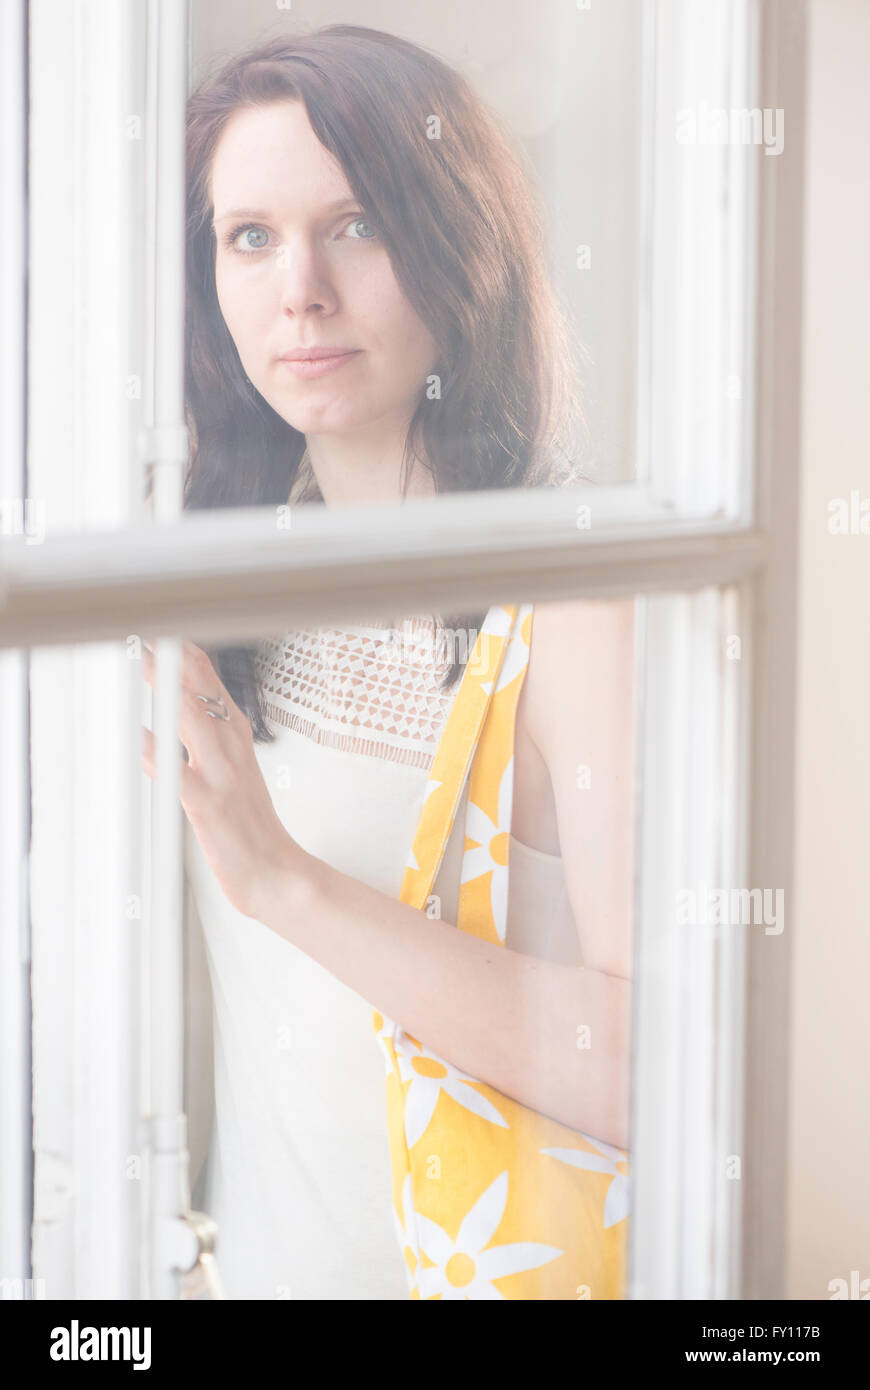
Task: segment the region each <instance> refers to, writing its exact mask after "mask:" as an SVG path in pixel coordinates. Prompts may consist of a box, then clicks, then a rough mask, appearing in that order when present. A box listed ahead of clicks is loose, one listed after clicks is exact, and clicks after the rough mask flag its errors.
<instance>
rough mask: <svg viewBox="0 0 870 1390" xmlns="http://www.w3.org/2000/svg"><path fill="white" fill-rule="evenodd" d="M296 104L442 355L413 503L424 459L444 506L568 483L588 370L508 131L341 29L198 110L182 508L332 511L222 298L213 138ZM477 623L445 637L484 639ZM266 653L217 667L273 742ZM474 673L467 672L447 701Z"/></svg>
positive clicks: (212, 83) (445, 69)
mask: <svg viewBox="0 0 870 1390" xmlns="http://www.w3.org/2000/svg"><path fill="white" fill-rule="evenodd" d="M293 99H301V100H302V102H303V103H304V105H305V108H306V110H307V113H308V117H309V120H310V122H311V125H312V128H313V130H314V132H315V134H316V135H317V137H318V139H319V140H320V141H321V143H322V144H323V145H324V146H325V148H326V149H327V150H329V151H330V152H331V153H332V154H334V155H335V157H336V158H337V160H338V161H339V163H340V165H341V167H342V169H343V170H344V173H345V175H346V177H347V180H348V183H349V185H350V187H351V189H352V191H353V194H354V196H355V197H356V198H358V199H359V202H360V204H361V206H362V207H363V209H364V210H365V213H366V215H367V217H371V218H372V220H374V221H375V222H376V224H377V227H378V230H379V233H380V235H381V237H382V239H383V241H384V243H385V246H386V249H387V252H388V254H389V256H390V260H391V263H392V266H393V269H394V272H395V275H396V278H397V280H398V282H399V284H400V285H401V288H402V290H403V291H404V293H405V295H406V297H407V299H408V300H409V302H410V303H411V305H412V306H413V307H414V309H415V310H416V311H417V313H418V315H419V316H420V318H421V319H422V320H423V321H424V322H425V323H426V326H427V328H428V329H429V331H430V333H431V334H432V337H433V338H434V340H435V342H436V344H437V347H438V353H439V358H438V365H437V367H436V369H435V371H436V373H437V375H438V376H439V377H440V381H441V386H440V397H439V398H438V399H437V400H431V399H429V398H428V396H427V393H426V389H425V387H424V386H421V392H420V399H419V402H418V404H417V408H416V411H415V413H414V415H413V418H412V420H411V424H410V427H409V430H408V435H407V439H406V444H405V452H404V459H403V465H402V480H401V488H402V493H403V494H404V493H405V492H406V490H407V486H408V479H409V477H410V473H411V470H412V468H413V465H414V461H415V459H419V460H420V461H421V462H422V463H423V465H424V466H425V467H427V468H428V469H429V470H430V472H431V474H432V477H433V480H434V488H435V491H436V492H463V491H473V490H476V489H483V488H504V487H530V486H560V485H564V484H565V483H566V482H569V481H572V480H574V479H575V478H576V477H577V476H578V473H577V469H576V467H575V466H574V465H573V464H572V462H571V454H572V442H573V441H572V432H573V431H575V430H576V428H577V426H578V424H579V422H580V418H581V416H580V407H579V402H578V400H577V395H576V391H577V388H576V381H577V367H578V361H577V358H576V357H575V351H574V346H573V344H572V341H571V338H570V335H569V333H568V331H567V327H566V324H565V321H564V319H563V318H562V315H561V314H560V312H559V310H558V308H557V305H556V302H555V299H554V296H553V292H552V288H551V285H550V281H549V276H548V273H547V269H546V254H545V241H544V234H543V227H542V222H541V219H540V214H539V211H538V207H537V204H536V202H535V200H534V198H533V196H532V193H531V189H530V185H529V180H528V178H527V175H526V173H525V172H524V169H523V167H522V164H521V163H520V161H519V159H518V157H517V155H516V154H515V153H514V152H513V151H512V149H511V144H510V141H509V138H508V136H507V134H506V132H505V131H504V130H503V129H502V128H501V126H500V123H499V122H498V120H497V119H496V117H495V116H494V115H493V114H492V113H491V112H490V111H489V110H488V108H487V107H486V106H485V105H484V104H483V103H482V102H481V101H480V99H479V98H478V97H477V96H476V95H475V94H474V92H473V91H472V89H471V88H470V87H469V85H468V83H467V82H466V81H465V80H464V79H463V78H462V77H461V76H460V75H459V74H458V73H457V72H455V71H454V70H453V69H452V68H450V67H449V66H447V64H445V63H444V62H442V61H441V60H440V59H439V58H437V57H436V56H435V55H434V54H431V53H429V52H427V51H426V50H425V49H423V48H420V47H418V46H417V45H416V44H413V43H409V42H408V41H407V40H405V39H401V38H397V37H396V36H395V35H393V34H387V33H383V32H381V31H380V30H377V29H367V28H361V27H358V26H356V25H350V24H334V25H331V26H329V27H327V28H322V29H318V30H317V31H315V32H314V33H310V34H300V35H288V36H286V37H280V38H275V39H271V40H269V41H268V42H265V43H261V44H258V45H257V46H256V47H254V48H252V49H250V50H248V51H247V52H245V53H243V54H241V55H239V56H237V57H234V58H233V59H232V60H231V61H230V62H228V63H227V64H226V65H225V66H224V67H223V68H222V69H221V70H220V71H219V72H218V73H217V75H216V76H214V77H212V78H207V79H206V80H205V81H203V82H202V83H201V84H200V86H199V87H198V88H197V90H196V91H195V92H194V93H193V94H192V95H191V97H190V98H189V102H188V112H187V232H186V235H187V292H186V383H185V384H186V397H187V412H188V421H187V423H188V428H189V431H190V438H191V445H192V447H191V459H190V465H189V468H188V474H187V478H186V482H185V503H184V504H185V507H188V508H204V507H233V506H251V505H257V504H262V505H269V504H272V505H279V504H282V503H285V502H287V500H288V498H289V496H290V491H291V488H293V489H294V501H295V502H301V503H303V504H304V503H305V502H311V501H314V502H317V501H320V502H322V500H323V499H322V497H321V495H320V492H319V490H318V488H317V484H316V480H314V478H313V475H312V476H309V477H307V478H306V477H305V476H304V474H303V473H300V463H301V461H302V457H303V453H304V451H305V436H304V434H302V433H301V432H300V431H298V430H296V429H294V428H293V426H292V425H289V424H288V423H287V422H286V420H284V419H282V417H281V416H280V415H279V414H278V413H277V412H276V411H275V410H273V409H272V407H271V406H270V405H269V404H268V402H267V401H266V400H264V398H263V397H262V396H261V395H260V393H259V392H258V391H257V390H256V389H255V388H254V387H253V386H252V384H251V383H250V382H249V381H248V378H247V376H246V374H245V372H244V369H243V367H242V364H241V361H240V359H239V355H238V352H237V350H236V347H235V344H234V342H233V340H232V338H231V336H230V333H229V330H228V329H227V326H226V324H225V322H224V319H223V316H222V314H221V311H220V307H219V305H218V299H217V292H216V288H215V236H214V231H213V229H212V226H211V219H212V215H213V207H212V201H211V192H210V185H211V167H212V161H213V158H214V154H215V150H216V147H217V144H218V140H219V139H220V136H221V134H222V132H223V129H224V127H225V125H226V123H227V121H228V119H229V117H230V116H231V115H233V113H234V112H236V111H238V110H239V109H241V108H245V107H258V106H265V105H269V104H272V103H274V102H281V101H288V100H293ZM437 122H440V130H439V129H438V126H437ZM433 134H435V135H436V137H437V138H431V137H432V135H433ZM306 465H307V460H306ZM483 616H484V615H483V614H479V615H466V617H465V618H459V619H444V620H443V621H444V622H445V624H448V625H450V626H452V627H454V628H461V627H463V626H464V625H467V626H469V627H470V628H471V629H472V630H473V629H474V628H475V627H479V625H480V621H481V620H482V617H483ZM256 651H257V647H256V646H253V647H252V646H236V647H223V648H220V649H219V650H217V651H216V652H214V653H212V656H213V659H214V660H215V661H216V665H217V666H218V669H219V671H220V675H221V678H222V680H223V682H224V684H225V685H226V687H227V689H228V690H229V692H230V694H231V695H232V697H233V699H234V700H235V701H236V703H237V704H238V705H239V706H240V707H241V708H243V709H244V710H245V712H246V713H247V714H248V717H249V718H250V720H251V724H252V727H253V730H254V736H255V738H257V739H259V740H260V741H268V740H270V739H271V738H272V737H273V736H274V735H273V734H272V732H271V730H270V729H269V727H268V724H267V723H266V719H265V712H264V708H263V703H262V692H261V689H260V685H259V681H258V678H257V674H256V669H255V653H256ZM463 664H464V662H463V661H462V660H457V661H454V663H453V665H452V667H451V669H450V670H449V671H448V672H447V675H446V679H445V685H447V686H449V685H451V684H452V683H453V682H454V681H455V680H456V679H457V677H458V675H459V672H460V670H461V668H462V666H463Z"/></svg>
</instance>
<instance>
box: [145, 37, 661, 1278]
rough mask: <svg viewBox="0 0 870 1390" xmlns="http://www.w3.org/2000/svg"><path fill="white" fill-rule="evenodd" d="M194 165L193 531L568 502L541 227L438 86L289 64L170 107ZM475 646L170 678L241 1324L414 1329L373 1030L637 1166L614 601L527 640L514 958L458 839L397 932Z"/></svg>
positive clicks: (302, 58) (217, 1166)
mask: <svg viewBox="0 0 870 1390" xmlns="http://www.w3.org/2000/svg"><path fill="white" fill-rule="evenodd" d="M188 161H189V162H188V179H189V199H188V344H189V357H188V381H187V387H188V401H189V410H190V427H191V434H192V438H193V441H194V456H193V466H192V469H191V473H190V478H189V481H188V490H187V505H188V506H190V507H206V506H226V505H241V504H251V503H272V504H276V505H280V504H282V503H285V502H286V501H287V500H288V498H289V499H290V500H292V501H293V502H295V503H299V504H304V503H305V502H307V501H311V500H315V501H316V500H320V501H322V502H325V504H326V505H327V506H330V505H335V504H348V503H356V502H365V501H368V500H387V499H395V500H398V499H399V498H401V497H404V496H409V495H414V496H425V495H427V494H435V493H439V492H445V491H459V490H465V489H479V488H493V487H505V486H529V485H532V484H544V485H551V486H552V485H554V484H558V483H559V482H561V481H564V480H565V479H566V478H567V477H569V476H570V472H569V470H567V469H566V468H565V466H564V464H561V463H559V460H560V459H562V458H564V456H565V452H566V446H565V443H564V441H565V438H566V437H567V436H568V432H569V430H570V428H571V426H572V424H574V423H575V419H574V417H572V398H571V392H570V387H569V386H568V385H567V384H566V383H568V382H570V380H571V369H570V355H569V351H568V340H567V336H566V334H565V331H564V329H563V327H562V326H561V323H560V320H559V316H558V314H557V313H556V311H555V308H554V306H553V302H552V296H551V292H550V289H549V286H548V283H547V277H546V274H545V269H544V258H543V253H542V248H541V242H542V238H541V232H540V227H539V224H538V221H537V217H536V213H535V208H534V204H533V202H532V199H531V197H530V195H529V192H528V189H527V185H526V181H525V178H524V175H523V173H522V171H521V169H520V168H519V166H518V164H517V162H516V160H515V158H514V156H513V155H512V154H511V152H510V149H509V145H508V143H507V141H506V139H505V137H504V136H503V135H502V134H501V133H500V131H499V130H498V127H497V125H496V123H495V122H494V120H493V119H492V117H491V116H490V115H489V114H488V113H487V112H486V110H485V108H484V107H483V106H482V105H481V103H480V102H479V101H478V100H477V99H476V98H475V96H474V95H473V93H472V92H471V91H470V89H469V88H468V86H467V85H466V84H465V83H464V82H463V81H462V79H461V78H460V77H459V76H458V75H457V74H456V73H454V72H453V71H451V69H449V68H448V67H447V66H445V65H444V64H443V63H442V62H440V61H439V60H438V59H436V58H435V57H433V56H431V55H430V54H428V53H426V52H425V51H423V50H421V49H419V48H417V47H416V46H414V45H412V44H410V43H407V42H405V41H403V40H401V39H398V38H395V37H393V36H390V35H387V34H384V33H381V32H379V31H375V30H369V29H363V28H357V27H353V26H347V25H339V26H333V27H331V28H328V29H324V30H320V31H318V32H316V33H313V34H309V35H305V36H300V37H287V38H281V39H276V40H273V41H271V42H269V43H267V44H264V45H261V46H260V47H258V48H257V49H255V50H253V51H252V52H250V53H248V54H245V55H243V56H242V57H240V58H237V59H234V60H233V61H232V62H230V63H229V64H228V65H227V66H226V67H225V68H224V69H223V71H222V72H221V73H220V74H219V75H218V76H217V77H216V78H215V79H214V80H213V81H211V82H210V83H208V84H207V85H205V86H204V87H203V88H201V89H200V90H199V91H198V92H196V93H195V94H194V95H193V96H192V98H191V100H190V106H189V121H188ZM483 617H484V615H482V614H479V615H474V617H473V618H472V619H469V620H468V623H467V628H462V629H461V631H462V633H463V634H465V633H466V632H467V634H468V636H469V639H470V640H469V644H468V648H467V649H465V648H463V647H462V643H461V642H460V643H459V644H458V648H459V649H458V650H455V649H454V648H453V646H451V644H450V643H448V644H447V649H446V650H445V649H444V645H443V643H439V638H440V637H441V636H443V634H444V632H445V631H446V632H453V633H454V635H455V633H456V631H457V630H458V629H460V624H459V623H458V622H457V623H456V625H455V627H451V625H450V623H449V622H448V624H447V625H446V627H442V625H441V624H439V623H438V622H437V621H436V620H434V619H433V620H431V621H427V620H423V619H407V620H404V621H398V622H397V623H396V624H390V623H386V622H382V621H374V622H371V623H366V624H346V625H345V624H342V625H337V626H334V627H330V628H325V629H319V630H313V629H311V630H309V629H306V630H302V631H297V632H293V633H290V634H285V635H283V636H282V637H280V638H276V639H274V640H269V641H264V642H261V643H258V644H257V645H256V646H255V647H253V648H234V649H224V650H223V651H221V652H220V653H215V654H214V661H212V660H210V658H209V656H208V655H207V654H206V653H205V652H204V651H202V650H201V649H200V648H199V647H196V646H194V645H193V644H190V643H185V644H184V669H183V697H182V712H181V727H180V734H181V738H182V742H183V744H184V746H185V749H186V752H187V758H188V761H187V762H186V763H185V764H184V765H183V766H182V770H181V771H182V791H181V796H182V802H183V805H184V809H185V812H186V815H187V818H188V822H189V826H190V829H191V831H192V832H193V833H192V834H191V835H190V836H189V839H188V846H187V870H188V874H189V876H190V881H191V884H192V887H193V890H194V894H195V898H196V905H197V909H198V913H199V917H200V920H201V923H202V928H203V932H204V937H205V943H206V949H207V953H208V963H209V970H210V975H211V982H212V988H213V993H214V1007H215V1014H214V1021H215V1129H214V1132H213V1135H212V1143H211V1148H210V1152H209V1162H208V1177H207V1187H206V1193H205V1197H204V1205H205V1207H206V1210H208V1211H209V1212H211V1213H212V1214H213V1215H214V1216H215V1217H216V1219H217V1221H218V1226H219V1231H220V1236H219V1245H218V1251H217V1254H218V1264H219V1266H220V1269H221V1272H222V1275H223V1278H224V1282H225V1285H226V1288H227V1291H228V1293H229V1295H230V1296H231V1297H244V1298H275V1297H304V1298H387V1299H390V1298H397V1299H398V1298H406V1297H407V1296H408V1271H407V1269H406V1266H405V1263H404V1261H403V1259H402V1256H401V1254H400V1250H399V1246H398V1245H397V1243H396V1240H395V1232H394V1229H393V1225H394V1213H393V1212H392V1211H391V1198H390V1179H389V1154H388V1150H387V1138H386V1132H385V1125H384V1100H383V1084H384V1067H383V1060H382V1058H381V1057H379V1055H378V1052H377V1048H376V1047H375V1045H374V1039H373V1036H372V1030H371V1009H372V1006H373V1007H375V1008H376V1009H378V1010H380V1011H381V1012H382V1014H383V1015H384V1016H386V1017H388V1018H390V1019H395V1020H399V1021H400V1023H401V1024H402V1025H403V1026H404V1028H405V1029H407V1030H409V1032H411V1033H413V1035H414V1036H415V1038H417V1039H419V1040H420V1042H421V1044H422V1045H423V1046H424V1047H425V1049H426V1050H427V1053H428V1054H430V1055H431V1056H433V1057H439V1058H443V1059H446V1061H447V1062H448V1063H449V1064H450V1065H452V1066H454V1067H456V1068H459V1069H461V1070H462V1071H463V1072H464V1073H467V1074H470V1076H471V1077H472V1078H479V1079H480V1080H481V1081H483V1082H486V1083H489V1084H490V1085H491V1086H493V1087H495V1088H497V1090H498V1091H499V1092H500V1093H502V1094H503V1095H504V1096H505V1097H508V1098H512V1099H513V1100H514V1101H516V1102H518V1103H519V1104H521V1105H523V1106H527V1107H531V1108H532V1109H534V1110H536V1111H539V1112H540V1113H541V1114H542V1115H546V1116H552V1117H553V1118H554V1119H556V1120H558V1121H560V1122H561V1123H562V1124H565V1125H568V1126H570V1127H571V1128H572V1129H575V1130H578V1131H583V1132H585V1133H586V1134H592V1135H595V1136H597V1137H598V1138H599V1139H600V1140H601V1142H602V1144H604V1145H611V1146H616V1147H617V1148H623V1147H625V1146H626V1145H627V1142H628V1076H629V1037H628V1033H629V990H630V985H629V976H630V961H631V943H630V898H631V878H632V875H631V811H630V806H629V790H630V779H631V692H632V659H633V632H632V604H631V602H630V601H626V602H614V603H595V604H592V603H581V602H571V603H559V604H549V605H547V606H545V607H541V608H538V609H537V610H536V613H535V621H534V640H533V642H531V644H530V655H529V659H528V670H527V674H526V678H525V681H524V684H523V687H522V694H521V697H520V700H519V706H518V708H517V710H516V725H515V746H514V749H515V751H514V765H513V810H512V816H511V820H510V827H511V836H510V869H511V878H510V897H509V902H508V908H507V935H506V941H505V945H506V947H507V949H504V950H500V951H493V950H492V948H491V946H489V945H488V944H487V943H486V942H485V941H483V940H480V939H476V938H475V937H473V936H470V935H467V934H463V933H461V932H458V931H457V930H456V927H455V925H454V924H455V923H456V921H457V916H456V910H457V899H458V893H459V874H460V865H461V857H462V851H463V843H462V834H461V827H462V825H463V817H462V816H461V815H457V817H456V822H455V824H454V829H453V831H452V832H451V834H450V839H449V841H448V844H447V849H446V851H445V854H444V859H443V862H442V864H441V868H440V870H439V873H438V878H437V881H436V890H437V891H436V893H435V894H434V896H433V903H434V905H435V906H434V910H432V904H430V905H428V906H427V910H426V911H423V910H420V909H419V908H414V907H411V906H409V905H408V904H407V903H406V902H402V901H399V900H398V894H399V889H400V887H401V884H402V875H403V870H404V869H405V866H406V862H407V860H408V855H409V847H410V845H411V842H412V838H413V835H414V830H415V826H416V824H417V822H418V820H419V817H420V812H421V808H422V806H423V802H424V799H425V797H426V795H427V790H428V788H427V776H428V772H429V769H430V768H431V765H432V760H433V756H434V754H435V751H436V749H437V748H438V742H439V738H440V735H441V734H442V732H443V730H444V728H445V724H446V721H447V719H448V716H449V713H450V710H451V707H452V702H453V700H454V699H455V696H456V692H457V689H458V688H459V686H460V683H461V677H462V672H463V667H464V665H465V660H466V657H467V650H470V649H473V646H474V640H473V639H474V636H475V633H476V631H477V629H478V628H479V627H480V626H481V623H482V621H483ZM146 676H147V678H148V679H149V680H152V681H153V666H152V663H151V660H150V658H149V660H148V663H147V669H146ZM206 715H211V716H212V717H211V718H207V717H205V716H206ZM145 765H146V770H147V771H149V772H150V773H151V774H152V775H153V747H152V745H151V743H150V740H149V741H148V743H147V746H146V755H145ZM581 769H591V777H589V776H588V775H587V774H586V773H584V772H581ZM561 847H566V848H568V847H570V849H571V850H572V851H573V852H572V853H569V854H567V855H566V856H565V858H564V860H563V859H562V857H561ZM439 908H440V911H439V910H438V909H439ZM251 919H253V920H251ZM581 1030H588V1033H589V1035H590V1036H591V1037H592V1038H593V1039H595V1040H596V1044H597V1045H595V1046H593V1048H592V1050H591V1052H584V1051H583V1050H581V1046H580V1043H579V1041H578V1038H579V1035H580V1032H581ZM454 1263H455V1262H454ZM439 1277H441V1276H440V1275H439ZM445 1277H446V1276H445ZM463 1281H464V1283H465V1285H466V1287H467V1288H468V1289H470V1290H478V1291H477V1292H470V1293H464V1294H463V1293H462V1292H461V1291H456V1290H455V1289H454V1287H453V1284H450V1283H449V1278H448V1279H447V1282H444V1281H442V1283H443V1287H439V1291H438V1292H437V1293H434V1294H433V1293H432V1292H431V1290H432V1289H433V1288H434V1287H435V1285H434V1284H432V1283H431V1280H430V1283H429V1284H428V1285H426V1286H425V1287H426V1288H428V1289H429V1292H428V1293H426V1292H425V1289H424V1290H423V1292H419V1290H418V1292H419V1296H434V1297H453V1296H456V1297H463V1296H464V1297H495V1298H501V1297H505V1296H508V1297H510V1296H512V1295H511V1293H510V1288H509V1286H510V1279H509V1278H505V1279H502V1280H499V1279H498V1278H495V1277H494V1279H493V1281H492V1282H487V1281H485V1282H484V1283H483V1284H479V1283H475V1282H474V1280H472V1279H471V1276H470V1275H463ZM421 1287H422V1286H421ZM592 1296H595V1294H594V1292H593V1294H592Z"/></svg>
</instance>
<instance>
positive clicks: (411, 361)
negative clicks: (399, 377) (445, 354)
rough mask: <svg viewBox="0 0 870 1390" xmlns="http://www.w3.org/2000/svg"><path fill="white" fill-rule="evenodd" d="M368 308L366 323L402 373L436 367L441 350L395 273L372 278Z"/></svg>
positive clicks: (366, 292) (367, 288) (364, 309)
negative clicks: (438, 351)
mask: <svg viewBox="0 0 870 1390" xmlns="http://www.w3.org/2000/svg"><path fill="white" fill-rule="evenodd" d="M364 301H365V303H364V306H363V304H362V303H361V306H360V307H361V310H362V312H364V314H365V319H366V322H368V323H369V324H370V325H371V329H372V332H373V335H374V336H375V337H376V339H377V340H378V342H379V343H380V345H381V347H382V350H383V352H384V354H385V356H387V357H389V358H390V359H391V360H392V361H393V362H394V363H395V365H396V368H397V370H398V372H399V374H402V373H407V374H409V375H411V374H418V373H419V371H420V370H421V369H423V368H425V367H429V366H430V365H432V364H433V363H434V361H435V359H436V357H437V347H436V344H435V341H434V339H433V338H432V335H431V334H430V332H429V330H428V328H427V327H426V325H425V324H424V323H423V322H422V320H421V319H420V317H419V316H418V314H417V313H416V312H415V310H414V308H413V306H412V305H411V304H410V303H409V301H408V299H407V298H406V297H405V294H404V292H403V291H402V288H401V286H400V285H399V283H398V281H397V280H396V277H395V275H394V274H393V271H392V267H390V269H389V273H385V274H382V275H379V276H372V277H371V278H370V279H369V280H368V281H367V283H366V285H365V290H364Z"/></svg>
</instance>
